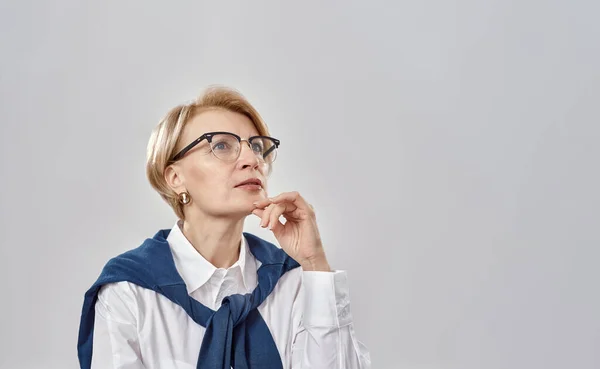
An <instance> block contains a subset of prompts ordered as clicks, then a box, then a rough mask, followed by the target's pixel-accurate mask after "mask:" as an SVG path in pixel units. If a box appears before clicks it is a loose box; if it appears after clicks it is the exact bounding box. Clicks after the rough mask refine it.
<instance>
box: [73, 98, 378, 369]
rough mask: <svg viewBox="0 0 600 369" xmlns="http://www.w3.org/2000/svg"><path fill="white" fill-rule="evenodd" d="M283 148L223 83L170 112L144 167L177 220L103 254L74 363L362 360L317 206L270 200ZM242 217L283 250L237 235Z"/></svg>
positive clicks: (364, 364)
mask: <svg viewBox="0 0 600 369" xmlns="http://www.w3.org/2000/svg"><path fill="white" fill-rule="evenodd" d="M279 145H280V141H279V140H277V139H275V138H272V137H270V134H269V131H268V129H267V126H266V125H265V123H264V122H263V120H262V118H261V117H260V115H259V114H258V112H257V111H256V110H255V109H254V107H252V105H251V104H250V103H249V102H248V101H247V100H246V99H245V98H244V97H243V96H242V95H241V94H240V93H238V92H237V91H235V90H232V89H228V88H224V87H212V88H210V89H208V90H206V91H205V93H204V94H203V95H202V96H200V97H199V98H198V99H197V100H196V101H195V102H193V103H190V104H186V105H180V106H178V107H176V108H174V109H172V110H171V111H170V112H169V113H168V114H167V115H166V117H165V118H164V119H163V120H162V121H161V122H160V123H159V125H158V126H157V127H156V128H155V130H154V131H153V133H152V136H151V138H150V142H149V144H148V156H147V158H148V159H147V166H146V170H147V175H148V178H149V180H150V183H151V184H152V187H154V189H156V191H158V193H159V194H160V195H161V197H162V198H163V199H164V200H165V201H166V202H167V203H168V204H169V205H170V206H171V208H172V209H173V210H174V211H175V214H176V215H177V217H178V221H177V222H176V224H175V225H174V226H173V227H172V229H164V230H160V231H159V232H158V233H156V235H154V237H152V238H149V239H147V240H145V241H144V243H143V244H142V245H140V246H139V247H138V248H136V249H133V250H130V251H128V252H126V253H124V254H122V255H119V256H117V257H116V258H113V259H111V260H110V261H109V262H108V263H107V264H106V266H105V267H104V269H103V271H102V273H101V275H100V277H99V278H98V280H97V281H96V283H95V284H94V285H93V286H92V288H90V290H88V291H87V293H86V295H85V300H84V306H83V311H82V317H81V324H80V331H79V342H78V354H79V361H80V365H81V367H82V368H89V367H90V366H91V367H93V368H94V369H104V368H148V369H150V368H211V369H214V368H218V369H229V368H231V367H233V368H255V369H256V368H292V369H297V368H308V367H310V368H327V369H330V368H344V369H351V368H370V357H369V352H368V351H367V350H366V348H365V347H364V345H362V344H361V343H360V342H359V341H358V340H357V339H356V337H355V335H354V330H353V324H352V316H351V315H350V308H349V301H348V285H347V279H346V274H345V272H344V271H339V270H338V271H332V270H331V269H330V267H329V264H328V262H327V258H326V256H325V251H324V249H323V245H322V243H321V239H320V237H319V231H318V228H317V224H316V220H315V212H314V210H313V207H312V206H311V205H310V204H309V203H307V202H306V200H305V199H304V198H303V197H302V196H301V195H300V194H299V193H298V192H285V193H281V194H279V195H277V196H274V197H268V192H267V178H268V177H269V175H270V174H271V171H272V169H273V162H274V161H275V158H276V156H277V149H278V147H279ZM250 214H254V215H255V216H257V217H259V218H260V220H261V221H260V224H261V226H262V227H268V228H269V229H270V230H271V231H272V232H273V234H274V236H275V237H276V239H277V241H278V243H279V244H280V246H281V248H278V247H276V246H275V245H273V244H272V243H269V242H267V241H265V240H263V239H261V238H259V237H257V236H255V235H252V234H250V233H246V232H243V226H244V220H245V218H246V217H247V216H248V215H250ZM280 216H283V218H285V222H281V221H280ZM284 223H285V224H284ZM92 353H93V354H92Z"/></svg>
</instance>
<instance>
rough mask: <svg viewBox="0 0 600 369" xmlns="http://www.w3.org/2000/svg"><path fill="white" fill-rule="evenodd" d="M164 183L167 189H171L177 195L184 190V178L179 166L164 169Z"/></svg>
mask: <svg viewBox="0 0 600 369" xmlns="http://www.w3.org/2000/svg"><path fill="white" fill-rule="evenodd" d="M164 177H165V182H167V185H168V186H169V187H171V189H172V190H173V191H175V192H177V193H180V192H182V191H183V190H185V186H184V182H185V180H184V178H183V175H182V173H181V168H180V167H179V166H175V165H173V164H172V165H169V166H168V167H167V168H166V169H165V174H164Z"/></svg>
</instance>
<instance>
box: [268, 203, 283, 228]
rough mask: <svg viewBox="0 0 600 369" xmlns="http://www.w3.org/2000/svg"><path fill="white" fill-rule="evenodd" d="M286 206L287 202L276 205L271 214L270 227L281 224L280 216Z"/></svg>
mask: <svg viewBox="0 0 600 369" xmlns="http://www.w3.org/2000/svg"><path fill="white" fill-rule="evenodd" d="M285 207H286V205H285V204H279V205H275V207H274V208H273V211H271V215H269V229H273V228H275V227H277V226H278V225H279V224H280V222H279V217H280V216H281V214H283V213H284V212H285V210H286V209H285Z"/></svg>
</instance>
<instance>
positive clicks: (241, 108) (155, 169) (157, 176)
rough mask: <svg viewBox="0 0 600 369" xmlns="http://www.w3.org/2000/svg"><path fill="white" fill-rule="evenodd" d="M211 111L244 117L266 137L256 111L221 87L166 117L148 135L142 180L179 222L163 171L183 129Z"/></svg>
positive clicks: (236, 93)
mask: <svg viewBox="0 0 600 369" xmlns="http://www.w3.org/2000/svg"><path fill="white" fill-rule="evenodd" d="M212 109H223V110H227V111H231V112H234V113H239V114H242V115H245V116H246V117H248V118H249V119H250V120H251V121H252V123H253V124H254V126H255V127H256V129H257V131H258V134H259V135H261V136H269V135H270V134H269V129H268V127H267V125H266V124H265V122H264V121H263V119H262V117H261V116H260V114H259V113H258V111H257V110H256V109H255V108H254V107H253V106H252V104H250V102H249V101H248V100H247V99H246V98H245V97H244V96H243V95H242V94H241V93H240V92H239V91H237V90H235V89H233V88H229V87H224V86H211V87H209V88H207V89H206V90H205V91H204V92H203V93H202V94H201V95H200V96H199V97H198V98H197V99H196V100H195V101H193V102H191V103H188V104H181V105H178V106H176V107H174V108H172V109H171V110H169V112H168V113H167V115H166V116H165V117H164V118H163V119H162V120H161V121H160V122H159V123H158V125H157V126H156V127H155V128H154V130H153V131H152V134H151V136H150V140H149V141H148V147H147V150H146V176H147V177H148V180H149V181H150V184H151V185H152V187H153V188H154V189H155V190H156V191H157V192H158V193H159V195H160V196H161V197H162V198H163V200H165V201H166V202H167V203H168V204H169V206H171V208H172V209H173V211H175V214H176V215H177V217H178V218H179V219H184V214H183V205H181V204H180V203H179V201H178V199H177V195H178V194H177V193H176V192H175V191H173V190H172V189H171V187H169V185H168V184H167V182H166V180H165V176H164V174H165V169H166V168H167V167H168V166H169V165H170V164H171V159H172V158H173V156H174V155H175V154H176V153H175V149H176V148H177V144H178V142H179V138H180V136H181V132H182V131H183V128H184V127H185V125H186V124H187V122H189V121H190V120H191V119H192V118H193V117H194V116H196V115H197V114H199V113H201V112H203V111H206V110H212Z"/></svg>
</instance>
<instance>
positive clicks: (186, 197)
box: [177, 191, 192, 205]
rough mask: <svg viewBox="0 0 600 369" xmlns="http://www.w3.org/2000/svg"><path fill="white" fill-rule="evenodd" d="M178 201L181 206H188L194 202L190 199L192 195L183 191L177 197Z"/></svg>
mask: <svg viewBox="0 0 600 369" xmlns="http://www.w3.org/2000/svg"><path fill="white" fill-rule="evenodd" d="M177 201H179V203H180V204H181V205H187V204H189V203H190V202H192V198H191V197H190V194H189V193H188V192H187V191H183V192H182V193H180V194H178V195H177Z"/></svg>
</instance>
